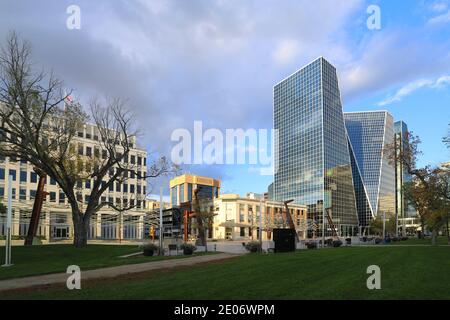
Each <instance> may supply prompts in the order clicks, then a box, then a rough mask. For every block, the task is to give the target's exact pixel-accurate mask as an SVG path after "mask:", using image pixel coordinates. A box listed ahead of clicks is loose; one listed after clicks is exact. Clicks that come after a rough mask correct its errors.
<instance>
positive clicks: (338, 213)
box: [273, 57, 358, 237]
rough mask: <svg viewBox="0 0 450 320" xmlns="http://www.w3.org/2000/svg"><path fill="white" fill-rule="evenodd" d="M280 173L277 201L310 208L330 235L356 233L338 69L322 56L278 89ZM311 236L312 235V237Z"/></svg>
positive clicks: (275, 187)
mask: <svg viewBox="0 0 450 320" xmlns="http://www.w3.org/2000/svg"><path fill="white" fill-rule="evenodd" d="M273 96H274V129H275V130H278V136H279V141H278V145H277V146H276V147H275V150H278V152H279V154H278V170H277V172H276V173H275V175H274V183H273V200H275V201H278V202H283V201H286V200H291V199H292V200H294V203H296V204H300V205H306V207H307V211H308V217H309V218H310V219H312V220H313V221H314V222H315V223H316V225H318V226H319V228H318V234H317V235H318V236H320V235H321V234H322V230H325V235H326V236H332V235H333V234H334V230H333V228H332V227H331V225H330V223H329V222H330V219H328V217H329V218H331V223H332V224H333V225H334V226H335V228H336V229H335V230H336V231H337V232H338V234H339V235H340V236H352V235H356V234H357V233H358V216H357V211H356V201H355V192H354V188H353V179H352V167H351V160H350V153H349V146H348V141H347V134H346V128H345V123H344V116H343V112H342V104H341V97H340V91H339V84H338V78H337V73H336V69H335V68H334V67H333V66H332V65H331V64H330V63H329V62H328V61H326V60H325V59H324V58H322V57H320V58H318V59H316V60H314V61H313V62H311V63H310V64H308V65H307V66H305V67H303V68H302V69H300V70H298V71H297V72H295V73H294V74H293V75H291V76H289V77H288V78H286V79H284V80H283V81H281V82H280V83H278V84H277V85H275V87H274V92H273ZM312 235H313V231H312V230H308V236H310V237H312Z"/></svg>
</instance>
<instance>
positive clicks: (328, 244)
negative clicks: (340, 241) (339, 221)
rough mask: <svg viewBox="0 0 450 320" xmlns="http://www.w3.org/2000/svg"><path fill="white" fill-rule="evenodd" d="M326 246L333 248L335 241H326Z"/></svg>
mask: <svg viewBox="0 0 450 320" xmlns="http://www.w3.org/2000/svg"><path fill="white" fill-rule="evenodd" d="M325 245H326V246H327V247H331V246H333V239H326V240H325Z"/></svg>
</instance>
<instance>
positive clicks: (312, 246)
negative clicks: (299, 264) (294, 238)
mask: <svg viewBox="0 0 450 320" xmlns="http://www.w3.org/2000/svg"><path fill="white" fill-rule="evenodd" d="M305 245H306V247H307V248H308V249H317V243H316V242H307V243H305Z"/></svg>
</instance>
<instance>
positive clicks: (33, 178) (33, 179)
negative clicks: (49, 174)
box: [30, 172, 38, 183]
mask: <svg viewBox="0 0 450 320" xmlns="http://www.w3.org/2000/svg"><path fill="white" fill-rule="evenodd" d="M37 180H38V175H37V173H36V172H30V182H31V183H37Z"/></svg>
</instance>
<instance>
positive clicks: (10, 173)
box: [9, 169, 16, 181]
mask: <svg viewBox="0 0 450 320" xmlns="http://www.w3.org/2000/svg"><path fill="white" fill-rule="evenodd" d="M9 175H10V176H12V179H13V181H16V170H11V169H9Z"/></svg>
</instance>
